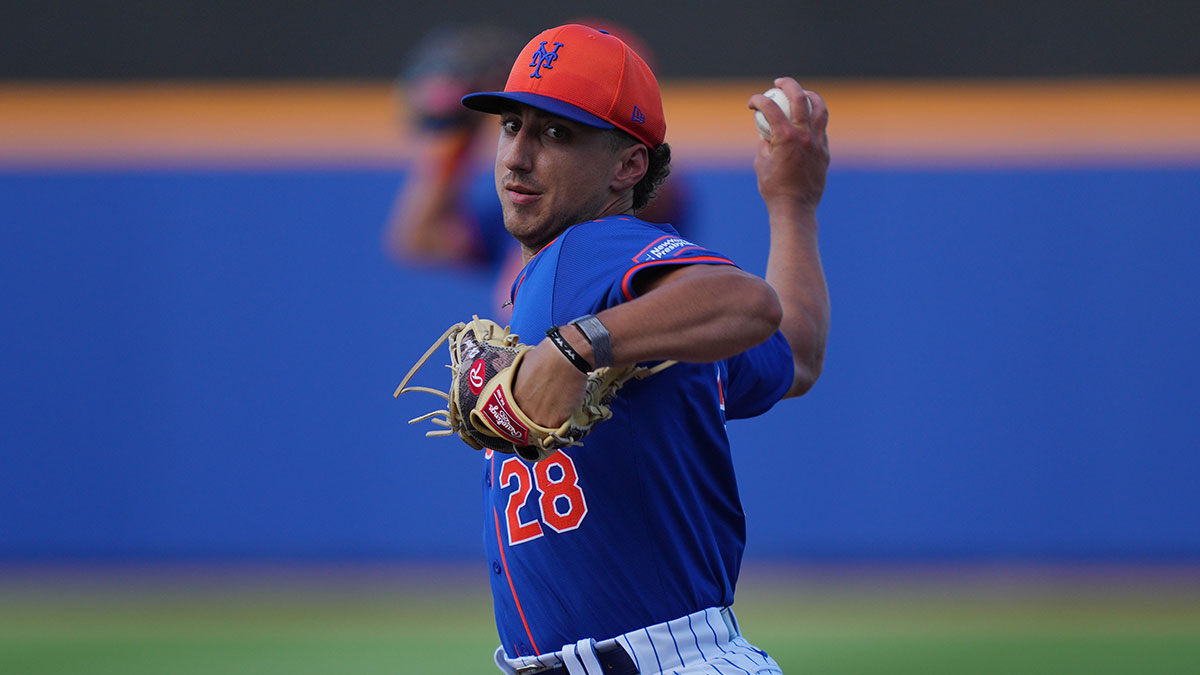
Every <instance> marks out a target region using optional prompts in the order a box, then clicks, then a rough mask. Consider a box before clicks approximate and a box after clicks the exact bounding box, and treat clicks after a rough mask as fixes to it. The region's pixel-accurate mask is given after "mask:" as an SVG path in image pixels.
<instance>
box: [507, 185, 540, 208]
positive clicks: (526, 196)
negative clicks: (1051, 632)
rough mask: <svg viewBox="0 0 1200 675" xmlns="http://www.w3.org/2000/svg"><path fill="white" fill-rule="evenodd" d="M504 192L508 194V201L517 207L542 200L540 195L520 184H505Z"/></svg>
mask: <svg viewBox="0 0 1200 675" xmlns="http://www.w3.org/2000/svg"><path fill="white" fill-rule="evenodd" d="M504 191H505V192H506V193H507V194H508V200H509V201H510V202H512V203H513V204H515V205H518V206H524V205H527V204H532V203H534V202H536V201H537V200H539V199H541V198H542V193H540V192H538V191H537V190H534V189H533V188H528V187H525V186H524V185H521V184H520V183H506V184H505V185H504Z"/></svg>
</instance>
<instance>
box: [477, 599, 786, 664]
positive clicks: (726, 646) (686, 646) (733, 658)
mask: <svg viewBox="0 0 1200 675" xmlns="http://www.w3.org/2000/svg"><path fill="white" fill-rule="evenodd" d="M614 643H615V644H619V645H621V647H623V648H624V649H625V651H626V652H628V653H629V655H630V656H632V657H633V661H634V663H636V664H637V667H638V672H640V673H641V674H642V675H782V674H783V671H782V670H780V669H779V664H777V663H775V660H774V659H772V658H771V657H770V656H767V653H766V652H764V651H762V650H761V649H759V648H757V647H755V646H754V645H752V644H750V643H749V642H747V641H746V639H745V638H743V637H742V636H741V631H740V630H739V629H738V624H737V617H735V616H734V615H733V610H732V609H729V608H728V607H710V608H708V609H705V610H701V611H699V612H696V613H694V614H688V615H687V616H682V617H679V618H678V619H672V620H671V621H667V622H666V623H660V624H655V625H653V626H647V627H645V628H639V629H638V630H635V631H631V632H629V633H625V634H624V635H618V636H617V637H615V638H611V639H608V640H604V641H602V642H596V641H595V640H580V641H579V642H577V643H575V644H571V645H564V646H563V648H562V650H561V651H557V652H554V653H552V654H542V655H540V656H528V657H521V658H516V659H510V658H508V657H506V656H505V654H504V648H503V647H500V648H498V649H496V657H495V658H496V666H497V667H498V668H499V669H500V670H501V672H504V673H506V674H507V675H515V673H516V672H517V669H519V668H527V667H529V666H544V667H546V668H553V667H555V666H557V665H559V664H562V665H565V666H566V668H567V671H568V672H569V673H571V675H597V673H595V672H593V671H594V670H597V669H598V665H589V664H596V663H597V662H596V659H595V655H594V650H596V649H603V648H606V647H609V646H611V645H613V644H614Z"/></svg>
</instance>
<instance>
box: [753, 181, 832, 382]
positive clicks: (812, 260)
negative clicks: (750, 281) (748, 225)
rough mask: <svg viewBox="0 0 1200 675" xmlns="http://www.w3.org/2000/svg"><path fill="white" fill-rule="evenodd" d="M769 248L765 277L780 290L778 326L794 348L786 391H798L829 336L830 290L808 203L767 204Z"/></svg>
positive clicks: (817, 369) (813, 373) (819, 361)
mask: <svg viewBox="0 0 1200 675" xmlns="http://www.w3.org/2000/svg"><path fill="white" fill-rule="evenodd" d="M768 213H769V214H770V231H771V249H770V253H769V255H768V257H767V282H768V283H770V284H771V286H772V288H774V289H775V292H776V293H777V294H778V295H779V301H780V304H781V305H782V306H783V319H782V321H781V322H780V326H779V329H780V331H781V332H782V333H783V336H784V337H785V338H786V339H787V341H788V344H789V345H790V346H791V348H792V356H793V359H794V361H795V369H796V374H795V378H794V381H793V385H792V388H791V389H790V390H789V392H788V396H799V395H801V394H803V393H805V392H806V391H808V390H809V389H810V388H812V385H813V384H814V383H815V382H816V381H817V378H818V377H819V376H820V374H821V369H822V367H823V365H824V361H825V343H826V340H827V338H828V336H829V291H828V288H827V286H826V283H825V273H824V270H823V268H822V266H821V256H820V253H819V250H818V245H817V217H816V213H815V211H814V210H813V209H811V208H804V207H800V208H792V207H790V206H788V205H780V204H775V205H769V206H768Z"/></svg>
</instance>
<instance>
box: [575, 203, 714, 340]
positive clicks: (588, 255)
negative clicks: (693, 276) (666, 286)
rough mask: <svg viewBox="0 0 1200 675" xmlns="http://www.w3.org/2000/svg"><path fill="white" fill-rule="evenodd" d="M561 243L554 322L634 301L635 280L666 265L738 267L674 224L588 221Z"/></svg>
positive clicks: (637, 221) (612, 219)
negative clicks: (680, 233) (698, 242)
mask: <svg viewBox="0 0 1200 675" xmlns="http://www.w3.org/2000/svg"><path fill="white" fill-rule="evenodd" d="M561 239H562V241H561V242H560V251H559V258H558V269H557V279H556V280H555V286H554V294H555V298H554V307H555V316H554V320H555V321H560V322H561V321H570V320H571V319H575V318H578V316H579V315H580V313H595V312H597V311H600V310H603V309H607V308H608V307H613V306H615V305H619V304H621V303H623V302H628V301H629V300H632V299H634V298H635V297H637V292H636V291H635V290H634V289H635V285H634V281H635V279H636V278H637V276H638V275H639V274H641V273H642V272H644V271H646V270H649V269H652V268H656V267H661V266H664V265H696V264H706V265H733V264H734V263H733V261H731V260H730V259H729V258H728V257H726V256H724V255H722V254H720V253H717V252H715V251H712V250H709V249H707V248H705V247H703V246H700V245H698V244H696V243H694V242H692V241H689V240H687V239H685V238H683V237H682V236H680V235H679V233H678V232H676V231H675V230H674V229H673V228H670V227H669V226H657V225H650V224H647V223H644V222H642V221H640V220H637V219H635V218H627V217H620V216H618V217H612V218H606V219H603V220H600V221H593V222H589V223H583V224H580V225H576V226H575V227H572V228H570V229H569V230H567V231H566V232H564V233H563V234H562V236H561ZM572 312H576V313H574V314H572ZM568 315H569V316H568Z"/></svg>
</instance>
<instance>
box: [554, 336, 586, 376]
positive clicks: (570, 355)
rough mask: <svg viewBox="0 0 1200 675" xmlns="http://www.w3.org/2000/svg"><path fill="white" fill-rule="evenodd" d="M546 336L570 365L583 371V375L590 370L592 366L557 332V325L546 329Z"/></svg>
mask: <svg viewBox="0 0 1200 675" xmlns="http://www.w3.org/2000/svg"><path fill="white" fill-rule="evenodd" d="M546 337H548V338H550V341H551V342H553V343H554V346H555V347H558V351H560V352H562V354H563V356H565V357H567V360H568V361H570V362H571V365H573V366H575V367H576V368H578V369H579V372H581V373H583V374H584V375H587V374H588V373H589V372H591V370H592V367H591V366H589V365H588V362H587V361H585V360H584V358H583V357H582V356H580V354H579V352H577V351H575V348H574V347H572V346H571V343H570V342H567V339H566V338H565V337H563V336H562V333H560V332H558V326H554V327H552V328H551V329H550V330H548V331H546Z"/></svg>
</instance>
